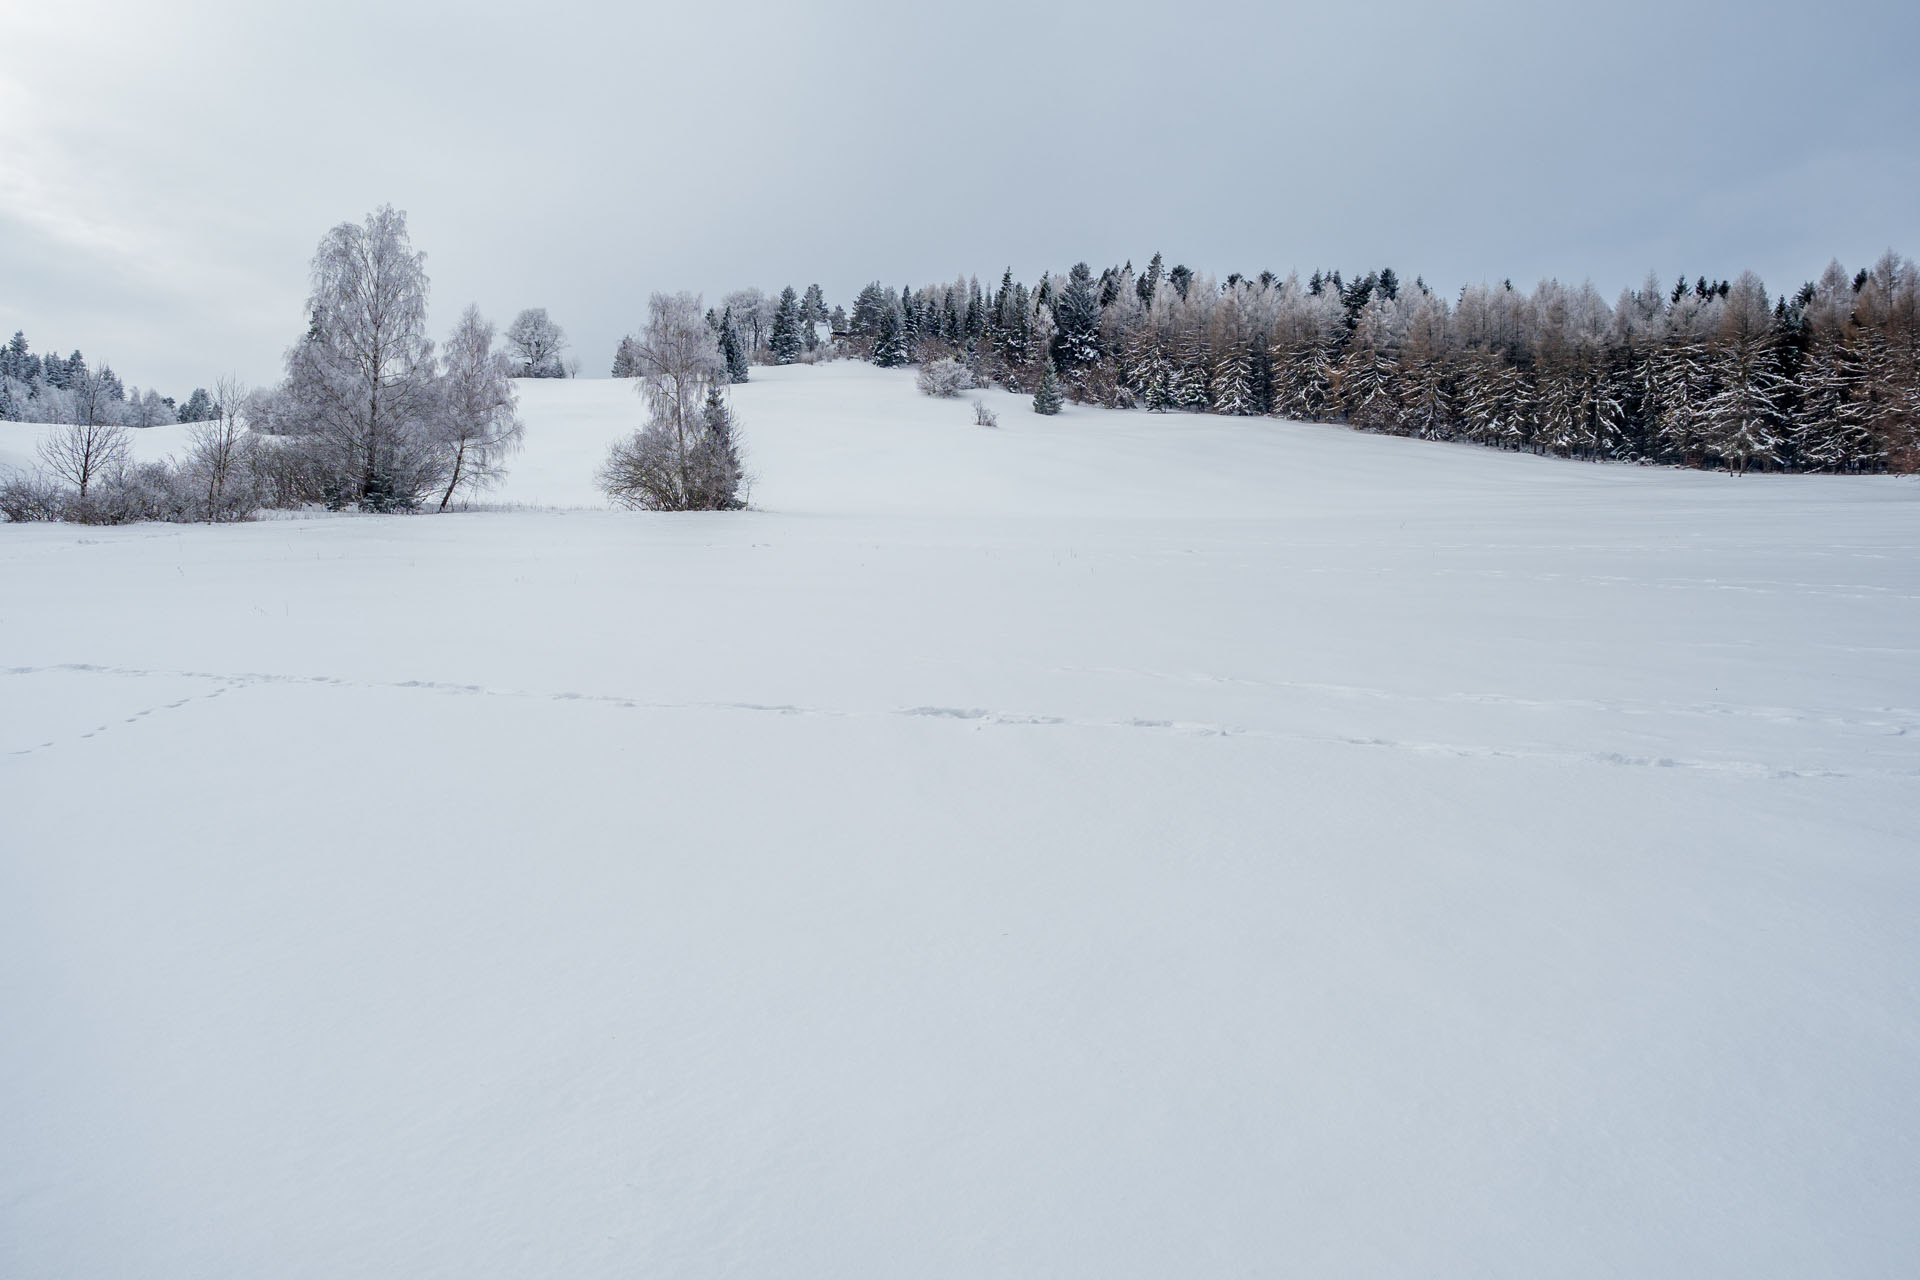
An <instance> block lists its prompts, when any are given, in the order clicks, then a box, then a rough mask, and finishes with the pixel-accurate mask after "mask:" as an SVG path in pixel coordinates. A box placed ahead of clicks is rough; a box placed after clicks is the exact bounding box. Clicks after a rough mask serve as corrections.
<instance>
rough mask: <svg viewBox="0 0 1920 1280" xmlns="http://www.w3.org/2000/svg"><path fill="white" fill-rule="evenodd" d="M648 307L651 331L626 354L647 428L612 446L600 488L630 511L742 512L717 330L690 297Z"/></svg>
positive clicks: (668, 297)
mask: <svg viewBox="0 0 1920 1280" xmlns="http://www.w3.org/2000/svg"><path fill="white" fill-rule="evenodd" d="M647 306H648V317H647V327H646V328H645V329H644V330H643V331H642V332H641V333H640V335H639V336H638V337H637V338H635V339H633V340H632V342H631V343H630V344H629V345H628V347H627V348H626V350H627V352H628V354H629V356H630V357H631V359H632V365H633V371H634V373H635V375H636V376H638V377H639V379H640V388H639V389H640V392H641V394H642V395H643V396H645V397H646V401H647V409H648V421H647V425H646V426H645V427H643V428H641V429H640V430H639V431H638V432H636V433H634V435H633V436H631V437H630V438H628V439H626V440H623V441H621V442H620V443H618V444H616V445H615V446H614V447H613V450H612V451H611V453H610V454H609V455H608V458H607V461H606V463H605V465H603V466H602V468H601V470H600V483H601V487H602V488H604V489H605V490H606V491H607V495H608V496H609V497H611V498H612V499H613V500H614V501H615V502H618V503H620V504H621V505H623V506H629V507H638V508H643V509H646V510H651V511H690V510H725V509H731V508H734V507H738V506H739V505H741V503H740V499H739V487H740V483H741V476H740V467H739V460H738V456H737V452H736V445H735V441H734V438H733V421H732V417H731V414H730V413H728V411H727V409H726V405H725V402H724V400H723V399H722V398H721V389H722V388H724V387H726V386H727V385H728V380H727V366H726V361H725V359H724V358H723V357H722V356H721V354H720V345H719V342H718V340H717V339H716V337H715V335H714V331H713V326H711V325H709V324H708V323H707V322H706V319H705V317H704V316H703V315H702V314H701V311H700V299H699V298H697V297H695V296H694V295H693V294H690V293H676V294H658V293H656V294H654V295H653V297H652V298H651V299H649V300H648V304H647Z"/></svg>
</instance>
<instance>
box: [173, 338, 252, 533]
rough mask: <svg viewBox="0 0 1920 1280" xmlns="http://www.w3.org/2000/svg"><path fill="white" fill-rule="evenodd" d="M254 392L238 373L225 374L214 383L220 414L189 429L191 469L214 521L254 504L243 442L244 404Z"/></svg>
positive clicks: (207, 513)
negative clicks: (236, 374)
mask: <svg viewBox="0 0 1920 1280" xmlns="http://www.w3.org/2000/svg"><path fill="white" fill-rule="evenodd" d="M251 394H252V393H251V392H250V391H249V390H248V388H247V385H246V384H245V383H244V382H242V381H241V380H240V379H239V378H238V377H236V376H234V375H231V374H229V375H228V376H226V377H224V378H221V379H220V381H218V382H217V383H215V384H214V395H215V397H216V399H217V401H218V408H219V413H218V416H216V417H214V418H212V419H209V420H208V421H206V422H199V423H195V424H194V425H193V426H192V427H191V428H190V429H189V431H188V436H187V438H188V441H189V445H188V453H187V471H188V474H189V475H191V476H192V478H193V480H194V482H195V487H196V489H197V491H198V493H199V495H200V497H201V500H202V501H203V502H204V503H205V508H204V511H203V512H202V514H203V515H204V517H205V518H206V519H208V520H211V521H222V520H237V519H239V518H241V517H242V516H243V515H245V514H246V513H247V512H248V511H249V510H251V509H252V508H253V505H254V497H253V491H252V486H251V485H250V484H248V483H247V481H248V479H249V477H248V476H247V472H246V466H245V456H244V450H243V447H242V444H241V437H242V436H243V435H244V433H245V431H246V427H245V425H244V422H243V418H242V414H243V412H244V409H243V406H244V405H246V403H247V402H248V400H249V398H250V396H251Z"/></svg>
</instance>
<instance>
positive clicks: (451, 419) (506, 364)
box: [439, 307, 545, 511]
mask: <svg viewBox="0 0 1920 1280" xmlns="http://www.w3.org/2000/svg"><path fill="white" fill-rule="evenodd" d="M541 314H543V315H544V314H545V313H544V312H543V313H541ZM523 318H524V313H523ZM512 370H513V365H512V362H511V361H509V360H508V358H507V357H506V356H505V355H504V354H502V353H499V352H496V351H494V349H493V326H492V325H491V324H488V323H487V322H486V321H485V320H484V319H482V318H481V316H480V310H479V308H477V307H468V308H467V309H466V311H465V312H463V313H462V314H461V316H460V323H459V325H458V326H457V327H456V328H455V329H454V331H453V336H452V337H451V338H450V339H448V341H447V352H446V376H445V378H444V380H443V382H442V385H441V397H440V432H439V438H440V447H441V449H442V451H443V453H444V455H445V456H444V462H443V465H444V467H445V469H446V479H447V487H446V490H445V491H444V492H443V493H442V494H441V495H440V510H442V511H445V510H446V509H447V504H448V503H449V502H451V501H453V495H454V494H455V493H456V492H457V491H459V490H461V489H468V490H472V489H484V488H486V487H487V486H488V485H491V484H493V483H495V482H496V481H498V480H499V478H500V476H501V475H502V474H503V468H502V466H501V463H502V461H503V460H504V459H505V457H506V456H507V454H509V453H511V452H513V450H515V449H517V448H519V446H520V441H521V436H522V434H523V431H522V428H521V425H520V419H519V418H518V417H517V416H516V415H515V414H514V393H513V385H512V384H511V383H510V382H509V381H508V378H509V377H510V376H511V375H512Z"/></svg>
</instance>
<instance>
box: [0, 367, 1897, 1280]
mask: <svg viewBox="0 0 1920 1280" xmlns="http://www.w3.org/2000/svg"><path fill="white" fill-rule="evenodd" d="M521 385H522V398H523V399H522V409H523V416H524V417H525V419H526V422H527V447H526V451H525V453H524V455H522V456H521V457H520V458H519V459H518V460H517V461H516V462H515V463H514V465H513V470H512V474H511V476H510V477H509V479H508V481H507V483H506V484H505V486H504V487H503V488H502V489H501V490H500V491H499V492H498V493H497V494H494V495H491V496H490V497H489V498H488V499H487V501H488V503H489V504H491V505H493V506H495V507H498V508H505V509H496V510H486V511H472V512H467V513H462V514H457V515H448V516H433V517H427V516H422V517H414V518H404V517H390V518H382V517H352V516H348V517H320V518H306V519H271V520H262V521H259V522H257V523H251V524H245V525H237V526H230V527H206V526H163V525H136V526H129V527H122V528H106V529H102V528H76V527H67V526H57V525H34V526H0V583H4V585H5V589H4V591H0V1025H4V1026H5V1027H6V1028H7V1033H6V1034H5V1035H4V1036H0V1275H4V1276H9V1277H12V1276H20V1277H41V1276H55V1275H59V1276H75V1277H105V1276H135V1275H138V1276H141V1277H180V1278H182V1280H184V1278H186V1277H201V1276H209V1275H236V1276H238V1275H247V1276H268V1275H271V1276H276V1277H285V1278H288V1280H294V1278H299V1277H316V1278H317V1277H337V1276H392V1277H401V1276H404V1277H408V1278H409V1280H422V1278H428V1277H448V1278H453V1277H458V1278H460V1280H481V1278H486V1277H502V1278H505V1277H522V1276H527V1275H533V1274H540V1275H556V1276H567V1277H571V1278H575V1280H579V1278H585V1277H615V1276H632V1275H671V1276H679V1277H702V1276H715V1277H717V1276H761V1275H769V1276H771V1275H779V1276H820V1277H829V1276H831V1277H868V1276H871V1277H882V1276H900V1275H916V1276H919V1275H924V1276H954V1277H960V1276H1008V1275H1033V1276H1087V1277H1102V1278H1103V1280H1105V1278H1112V1277H1142V1278H1147V1277H1152V1278H1154V1280H1161V1278H1164V1277H1170V1276H1215V1275H1244V1274H1256V1275H1302V1276H1349V1275H1350V1276H1423V1277H1427V1276H1461V1277H1485V1276H1515V1277H1520V1276H1527V1277H1533V1276H1556V1277H1578V1276H1594V1277H1600V1276H1675V1277H1681V1276H1687V1277H1692V1276H1700V1275H1729V1276H1732V1275H1738V1276H1741V1277H1770V1276H1779V1277H1788V1276H1795V1277H1797V1276H1806V1275H1813V1274H1823V1275H1824V1274H1833V1275H1892V1274H1898V1273H1900V1272H1901V1271H1903V1270H1904V1269H1906V1268H1908V1267H1910V1265H1911V1259H1912V1258H1913V1257H1914V1256H1915V1255H1916V1252H1920V1225H1916V1224H1917V1222H1920V1219H1916V1215H1915V1214H1914V1213H1913V1205H1914V1204H1915V1203H1916V1201H1920V1161H1917V1160H1916V1151H1920V1111H1917V1110H1916V1108H1915V1106H1914V1104H1913V1089H1914V1082H1915V1080H1916V1079H1920V988H1916V985H1915V983H1914V980H1913V975H1914V973H1915V972H1916V971H1917V966H1920V933H1916V931H1915V928H1914V921H1915V919H1916V918H1917V917H1916V913H1920V858H1917V857H1916V840H1915V837H1914V829H1915V819H1916V817H1920V640H1916V637H1917V636H1920V485H1916V484H1915V483H1913V482H1912V481H1910V480H1900V479H1892V478H1869V479H1843V478H1833V477H1818V476H1777V475H1764V476H1748V477H1744V478H1740V479H1734V478H1731V477H1729V476H1727V475H1724V474H1702V473H1694V472H1682V471H1672V470H1663V469H1643V468H1631V467H1624V466H1594V465H1588V464H1580V463H1570V462H1563V461H1550V460H1543V459H1538V458H1533V457H1527V456H1520V455H1513V454H1501V453H1495V452H1491V451H1488V450H1483V449H1475V448H1466V447H1459V446H1448V445H1439V444H1423V443H1419V442H1414V441H1409V440H1401V439H1390V438H1383V437H1375V436H1365V435H1358V434H1354V433H1352V432H1349V431H1347V430H1345V429H1342V428H1334V427H1318V426H1304V425H1299V424H1289V423H1280V422H1275V421H1272V420H1232V419H1225V418H1218V417H1185V416H1179V415H1172V416H1154V415H1146V414H1121V413H1110V412H1104V411H1098V410H1088V409H1081V410H1076V409H1074V408H1072V407H1069V409H1068V410H1067V412H1065V413H1064V414H1062V415H1061V416H1060V417H1058V418H1055V419H1051V420H1048V419H1042V418H1039V417H1036V416H1035V415H1033V414H1032V413H1030V412H1027V411H1026V409H1025V407H1024V402H1022V401H1020V400H1018V399H1016V398H1015V397H1012V396H1005V395H1000V394H997V393H996V394H994V395H992V396H991V397H990V398H991V399H992V400H993V401H994V403H995V407H996V408H997V409H998V410H999V412H1000V418H1001V422H1002V424H1003V425H1002V427H1001V428H1000V429H999V430H988V429H983V428H979V427H976V426H974V425H972V412H971V409H970V408H969V406H968V404H967V402H966V401H965V400H964V399H963V400H959V401H932V400H928V399H926V398H924V397H921V396H919V395H918V394H917V393H916V392H915V391H914V389H913V384H912V379H911V376H910V375H909V374H905V373H899V372H885V371H879V370H875V369H872V368H870V367H867V366H864V365H858V364H851V363H844V364H837V365H831V366H823V367H819V368H789V369H777V370H769V369H756V370H755V371H754V378H753V381H752V382H751V383H749V384H747V385H746V386H743V387H740V388H737V389H736V407H737V409H738V415H739V419H740V422H741V428H742V431H743V432H744V436H745V441H746V447H747V451H748V464H749V467H750V469H751V470H752V471H753V472H754V473H755V474H756V476H757V483H756V485H755V488H754V506H755V508H756V509H755V510H753V511H750V512H747V513H744V514H712V513H708V514H696V515H638V514H630V513H621V512H613V511H607V510H604V509H588V510H578V509H573V510H569V509H565V508H597V507H599V506H600V503H599V499H598V495H597V494H596V493H595V492H594V490H593V488H592V484H591V477H592V471H593V468H594V466H595V465H596V464H597V463H598V462H599V460H600V458H601V456H602V455H603V454H604V451H605V448H606V446H607V444H608V442H609V441H611V440H612V439H613V438H615V437H616V436H617V435H619V434H621V433H622V432H624V431H627V430H630V429H631V428H632V427H633V426H634V425H636V424H637V422H638V420H639V416H640V404H639V400H638V397H637V396H635V395H634V392H633V390H632V387H631V385H630V384H626V383H618V382H608V381H600V382H594V381H581V382H542V383H526V384H521ZM8 425H9V428H13V427H15V425H16V424H8ZM20 430H25V429H20ZM150 443H156V444H157V443H158V441H154V442H150ZM143 447H144V446H143ZM31 451H32V450H31V442H30V441H29V440H24V439H23V438H21V437H20V436H18V435H16V436H11V437H7V438H5V439H0V452H7V453H10V454H12V455H14V456H16V457H20V456H26V455H30V454H31Z"/></svg>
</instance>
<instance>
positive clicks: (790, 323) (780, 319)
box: [767, 285, 804, 364]
mask: <svg viewBox="0 0 1920 1280" xmlns="http://www.w3.org/2000/svg"><path fill="white" fill-rule="evenodd" d="M800 325H801V319H800V297H799V295H798V294H796V293H795V292H794V291H793V286H792V285H788V286H787V287H786V288H784V289H782V290H781V291H780V305H779V306H777V307H775V308H774V312H773V335H772V336H771V337H770V338H768V340H767V346H768V347H769V348H770V349H771V350H772V351H773V362H774V363H775V364H792V363H793V362H794V361H795V360H798V359H799V358H800V352H801V350H802V348H803V346H804V343H803V340H802V339H801V336H800Z"/></svg>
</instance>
